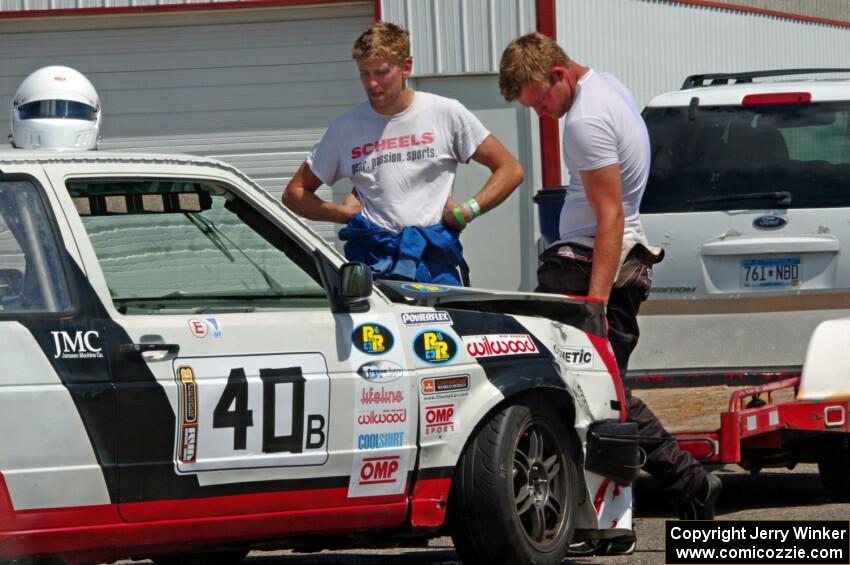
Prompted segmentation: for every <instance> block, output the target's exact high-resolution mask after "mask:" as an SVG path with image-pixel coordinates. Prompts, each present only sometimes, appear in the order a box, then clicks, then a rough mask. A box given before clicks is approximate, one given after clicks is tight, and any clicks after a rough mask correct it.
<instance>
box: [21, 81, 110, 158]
mask: <svg viewBox="0 0 850 565" xmlns="http://www.w3.org/2000/svg"><path fill="white" fill-rule="evenodd" d="M99 132H100V99H99V98H98V96H97V91H95V89H94V86H92V83H90V82H89V80H88V79H87V78H86V77H84V76H83V75H82V74H80V73H79V72H77V71H75V70H74V69H71V68H69V67H58V66H52V67H44V68H41V69H38V70H37V71H35V72H34V73H32V74H31V75H30V76H28V77H27V78H25V79H24V82H22V83H21V85H20V86H19V87H18V91H17V92H15V99H14V101H13V102H12V145H14V146H15V147H20V148H22V149H59V150H62V149H72V150H73V149H78V150H80V149H82V150H87V149H95V147H96V146H97V138H98V133H99Z"/></svg>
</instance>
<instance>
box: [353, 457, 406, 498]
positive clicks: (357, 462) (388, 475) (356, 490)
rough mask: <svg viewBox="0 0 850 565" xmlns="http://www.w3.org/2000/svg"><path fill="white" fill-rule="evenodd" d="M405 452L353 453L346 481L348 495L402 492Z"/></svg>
mask: <svg viewBox="0 0 850 565" xmlns="http://www.w3.org/2000/svg"><path fill="white" fill-rule="evenodd" d="M407 469H408V456H407V452H406V451H403V452H396V453H392V452H391V453H386V454H382V453H378V452H374V451H372V452H370V451H364V452H361V453H355V455H354V462H353V464H352V467H351V478H350V480H349V483H348V496H349V497H358V496H380V495H387V494H402V493H403V492H404V487H405V484H406V482H407Z"/></svg>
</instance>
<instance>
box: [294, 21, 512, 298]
mask: <svg viewBox="0 0 850 565" xmlns="http://www.w3.org/2000/svg"><path fill="white" fill-rule="evenodd" d="M352 56H353V58H354V60H355V61H356V63H357V68H358V71H359V73H360V81H361V83H362V84H363V89H364V90H365V93H366V97H367V100H366V101H365V102H363V103H362V104H360V105H358V106H356V107H354V108H352V109H351V110H349V111H348V112H346V113H345V114H343V115H342V116H340V117H339V118H337V119H336V120H334V121H333V123H331V125H330V127H329V128H328V129H327V131H326V132H325V134H324V135H323V136H322V139H321V140H320V141H319V143H318V144H316V146H315V147H313V150H312V151H311V153H310V155H309V157H308V158H307V160H306V161H305V162H304V163H303V164H302V165H301V167H299V169H298V171H297V172H296V173H295V176H293V177H292V180H290V182H289V184H288V185H287V187H286V189H285V191H284V194H283V202H284V204H285V205H286V206H287V207H289V208H290V209H291V210H293V211H294V212H296V213H298V214H300V215H301V216H304V217H305V218H308V219H311V220H323V221H331V222H337V223H344V224H348V225H347V227H346V228H344V229H343V230H342V231H341V232H340V238H341V239H343V240H346V241H347V243H346V245H345V252H346V256H347V257H348V258H349V259H350V260H358V261H363V262H366V263H368V264H370V265H371V266H372V267H373V270H375V271H376V272H377V274H378V275H379V276H386V277H388V278H402V279H413V280H419V281H424V282H441V283H447V284H460V277H459V276H457V271H458V270H459V269H460V270H462V266H463V264H464V263H463V258H462V249H461V247H460V243H459V240H458V233H459V232H460V231H461V230H463V229H464V228H465V227H466V225H467V224H469V223H470V222H472V221H473V220H475V219H476V218H477V217H478V216H480V215H481V214H483V213H485V212H487V211H488V210H491V209H492V208H494V207H495V206H497V205H498V204H499V203H501V202H502V201H503V200H505V198H507V197H508V196H509V195H510V194H511V192H512V191H513V190H514V189H515V188H516V187H517V186H518V185H519V184H520V182H522V179H523V171H522V167H521V166H520V164H519V162H518V161H517V160H516V159H515V158H514V157H513V156H512V155H511V154H510V153H509V152H508V151H507V150H506V149H505V148H504V146H503V145H502V144H501V143H500V142H499V140H498V139H496V137H495V136H494V135H492V134H491V133H490V132H489V131H487V129H486V128H485V127H484V126H483V125H482V124H481V122H480V121H479V120H478V119H477V118H476V117H475V116H474V115H473V114H472V113H471V112H470V111H469V110H467V109H466V108H465V107H464V106H463V105H462V104H461V103H460V102H458V101H456V100H452V99H449V98H444V97H441V96H437V95H434V94H430V93H426V92H415V91H413V90H412V89H411V88H410V87H408V85H407V81H408V79H409V78H410V73H411V71H412V68H413V59H412V58H411V56H410V39H409V34H408V32H407V30H405V29H404V28H402V27H400V26H398V25H395V24H392V23H386V22H378V23H375V24H373V25H372V26H370V27H369V28H368V29H367V30H366V31H365V32H363V34H362V35H360V37H358V38H357V40H356V41H355V43H354V48H353V49H352ZM470 159H471V160H473V161H476V162H478V163H480V164H482V165H484V166H485V167H487V168H489V169H490V171H491V174H490V177H489V178H488V179H487V181H486V182H485V183H484V186H483V187H482V188H481V190H480V191H479V192H478V193H477V194H476V195H475V197H474V198H472V199H470V200H469V201H467V202H464V203H458V202H456V201H455V200H454V199H453V198H452V196H451V192H452V186H453V183H454V178H455V170H456V169H457V165H458V163H466V162H468V161H469V160H470ZM342 178H348V179H350V180H351V182H352V183H353V185H354V192H353V195H351V196H349V197H348V198H346V200H345V201H344V202H343V203H341V204H336V203H333V202H326V201H323V200H321V199H320V198H319V197H318V196H317V195H316V189H318V188H319V187H320V186H321V185H322V184H327V185H332V184H334V183H335V182H337V181H338V180H339V179H342ZM376 230H378V231H377V233H376ZM405 230H407V231H405ZM411 240H414V244H410V242H411ZM423 241H424V244H423ZM422 245H424V248H423V247H422ZM399 246H401V248H400V249H399ZM411 253H413V255H414V258H413V260H411V257H410V255H411ZM417 255H418V256H417ZM414 263H415V264H414Z"/></svg>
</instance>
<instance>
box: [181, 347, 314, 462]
mask: <svg viewBox="0 0 850 565" xmlns="http://www.w3.org/2000/svg"><path fill="white" fill-rule="evenodd" d="M187 361H189V362H191V371H192V373H193V377H194V381H195V383H196V385H195V386H196V388H197V394H196V397H197V436H198V437H200V438H203V441H202V442H197V443H196V444H195V451H196V457H195V458H194V460H192V461H189V462H187V461H184V460H183V458H182V457H181V451H180V447H181V446H178V450H177V452H176V453H175V464H176V469H177V472H178V473H198V472H202V471H220V470H225V469H252V468H260V467H293V466H304V465H322V464H324V463H325V461H327V459H328V449H327V435H328V432H329V423H330V421H329V413H330V408H329V406H330V377H329V375H328V372H327V365H326V364H325V360H324V357H322V355H320V354H318V353H296V354H277V355H245V356H228V357H195V358H185V357H184V358H177V359H175V361H174V364H175V367H176V369H175V374H176V375H177V376H178V378H180V377H181V376H183V375H181V374H180V368H181V367H183V368H185V367H186V365H183V364H184V363H186V362H187ZM187 365H188V364H187ZM184 374H185V371H184ZM180 433H181V437H182V423H181V429H180Z"/></svg>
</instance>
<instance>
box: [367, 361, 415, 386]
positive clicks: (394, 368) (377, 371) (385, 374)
mask: <svg viewBox="0 0 850 565" xmlns="http://www.w3.org/2000/svg"><path fill="white" fill-rule="evenodd" d="M357 374H358V375H360V376H361V377H363V378H364V379H366V380H367V381H371V382H373V383H391V382H393V381H397V380H398V379H400V378H401V377H402V375H403V374H404V369H402V368H401V367H400V366H399V365H398V364H397V363H393V362H392V361H384V360H381V361H372V362H370V363H366V364H363V365H360V368H359V369H357Z"/></svg>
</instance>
